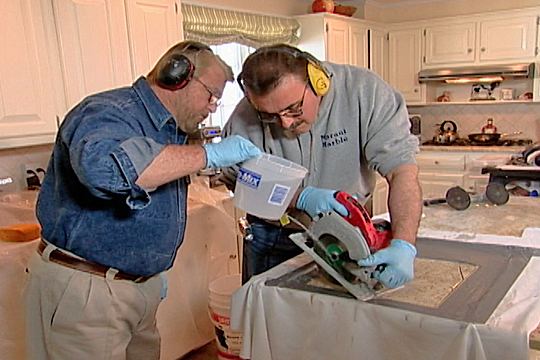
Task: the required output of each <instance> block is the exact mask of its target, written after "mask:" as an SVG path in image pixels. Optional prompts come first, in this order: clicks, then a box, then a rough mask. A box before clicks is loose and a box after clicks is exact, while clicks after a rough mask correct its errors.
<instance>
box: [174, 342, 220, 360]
mask: <svg viewBox="0 0 540 360" xmlns="http://www.w3.org/2000/svg"><path fill="white" fill-rule="evenodd" d="M216 351H217V347H216V342H215V341H210V342H209V343H208V344H206V345H205V346H203V347H201V348H200V349H196V350H193V351H191V352H190V353H188V354H186V355H184V356H183V357H182V358H180V359H178V360H217V353H216Z"/></svg>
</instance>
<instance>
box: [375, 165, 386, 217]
mask: <svg viewBox="0 0 540 360" xmlns="http://www.w3.org/2000/svg"><path fill="white" fill-rule="evenodd" d="M376 176H377V180H376V182H375V190H373V197H372V199H371V215H372V216H375V215H381V214H385V213H387V212H388V182H387V181H386V179H385V178H384V177H382V176H381V175H379V174H377V175H376Z"/></svg>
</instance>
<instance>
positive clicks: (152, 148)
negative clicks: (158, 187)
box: [112, 137, 165, 210]
mask: <svg viewBox="0 0 540 360" xmlns="http://www.w3.org/2000/svg"><path fill="white" fill-rule="evenodd" d="M164 147H165V146H164V145H162V144H158V143H157V142H155V141H154V140H152V139H149V138H143V137H136V138H130V139H127V140H126V141H124V142H122V143H121V144H120V146H119V147H118V148H117V149H116V150H115V151H113V152H112V156H113V157H114V159H115V160H116V162H117V164H118V166H119V168H120V171H121V172H122V173H123V175H124V177H125V178H126V179H127V181H128V182H129V184H126V185H128V186H127V188H126V189H117V190H118V191H122V190H123V191H126V190H128V192H129V194H128V196H127V198H126V204H127V205H128V206H129V207H130V208H131V209H134V210H136V209H142V208H144V207H146V206H148V204H150V201H151V196H150V192H152V191H154V190H155V188H142V187H140V186H138V185H136V184H135V181H136V180H137V179H138V177H139V175H140V174H141V173H142V172H143V171H144V169H146V167H147V166H148V165H150V163H151V162H152V161H153V160H154V159H155V157H156V156H157V155H158V154H159V153H160V152H161V151H162V150H163V148H164Z"/></svg>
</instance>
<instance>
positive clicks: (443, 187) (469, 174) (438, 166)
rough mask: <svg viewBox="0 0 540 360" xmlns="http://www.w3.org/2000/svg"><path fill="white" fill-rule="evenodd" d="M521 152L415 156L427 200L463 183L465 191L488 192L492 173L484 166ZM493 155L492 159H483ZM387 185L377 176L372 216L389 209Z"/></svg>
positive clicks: (440, 195) (448, 152)
mask: <svg viewBox="0 0 540 360" xmlns="http://www.w3.org/2000/svg"><path fill="white" fill-rule="evenodd" d="M517 152H518V151H511V150H509V151H497V152H484V151H479V152H477V151H436V150H435V151H431V150H429V151H426V150H422V151H421V152H420V153H418V154H417V155H416V161H417V163H418V167H419V172H418V180H419V182H420V186H421V188H422V196H423V198H424V199H434V198H444V197H445V195H446V191H447V190H448V189H449V188H451V187H454V186H460V187H462V188H463V189H464V190H465V191H467V192H470V193H475V194H481V193H484V192H485V188H486V186H487V185H488V183H489V175H487V174H482V173H481V170H482V167H485V166H493V165H495V164H496V163H495V162H497V163H500V162H501V161H504V159H508V160H509V159H510V157H511V156H512V155H514V154H516V153H517ZM486 155H490V156H489V157H490V158H491V159H490V160H482V159H481V158H485V157H486ZM387 202H388V184H387V182H386V180H385V179H384V178H383V177H381V176H380V175H377V181H376V185H375V190H374V191H373V198H372V215H380V214H384V213H386V212H388V206H387Z"/></svg>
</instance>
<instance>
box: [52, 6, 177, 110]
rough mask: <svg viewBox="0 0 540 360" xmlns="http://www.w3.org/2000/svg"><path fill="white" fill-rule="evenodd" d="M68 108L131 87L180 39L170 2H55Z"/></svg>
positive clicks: (175, 11)
mask: <svg viewBox="0 0 540 360" xmlns="http://www.w3.org/2000/svg"><path fill="white" fill-rule="evenodd" d="M53 3H54V9H55V13H56V23H57V34H58V39H59V41H60V44H61V64H62V72H63V78H64V88H65V94H66V103H67V106H68V108H70V107H72V106H73V105H75V104H77V103H78V102H79V101H80V100H81V99H82V98H84V97H85V96H87V95H89V94H92V93H96V92H99V91H103V90H107V89H111V88H114V87H119V86H125V85H130V84H131V83H132V82H133V81H134V80H135V79H136V78H137V77H139V76H140V75H145V74H146V73H147V72H148V71H149V70H150V69H151V68H152V66H153V65H154V63H155V62H156V61H157V59H158V58H159V57H160V56H161V55H162V54H163V53H164V52H165V51H166V50H167V49H168V48H169V47H170V46H172V45H173V44H174V43H176V42H178V41H179V40H180V34H179V26H178V24H179V23H180V21H178V20H177V18H178V17H179V14H178V11H177V9H178V6H177V4H176V1H175V0H143V1H136V0H124V1H118V0H84V1H81V0H54V1H53Z"/></svg>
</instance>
